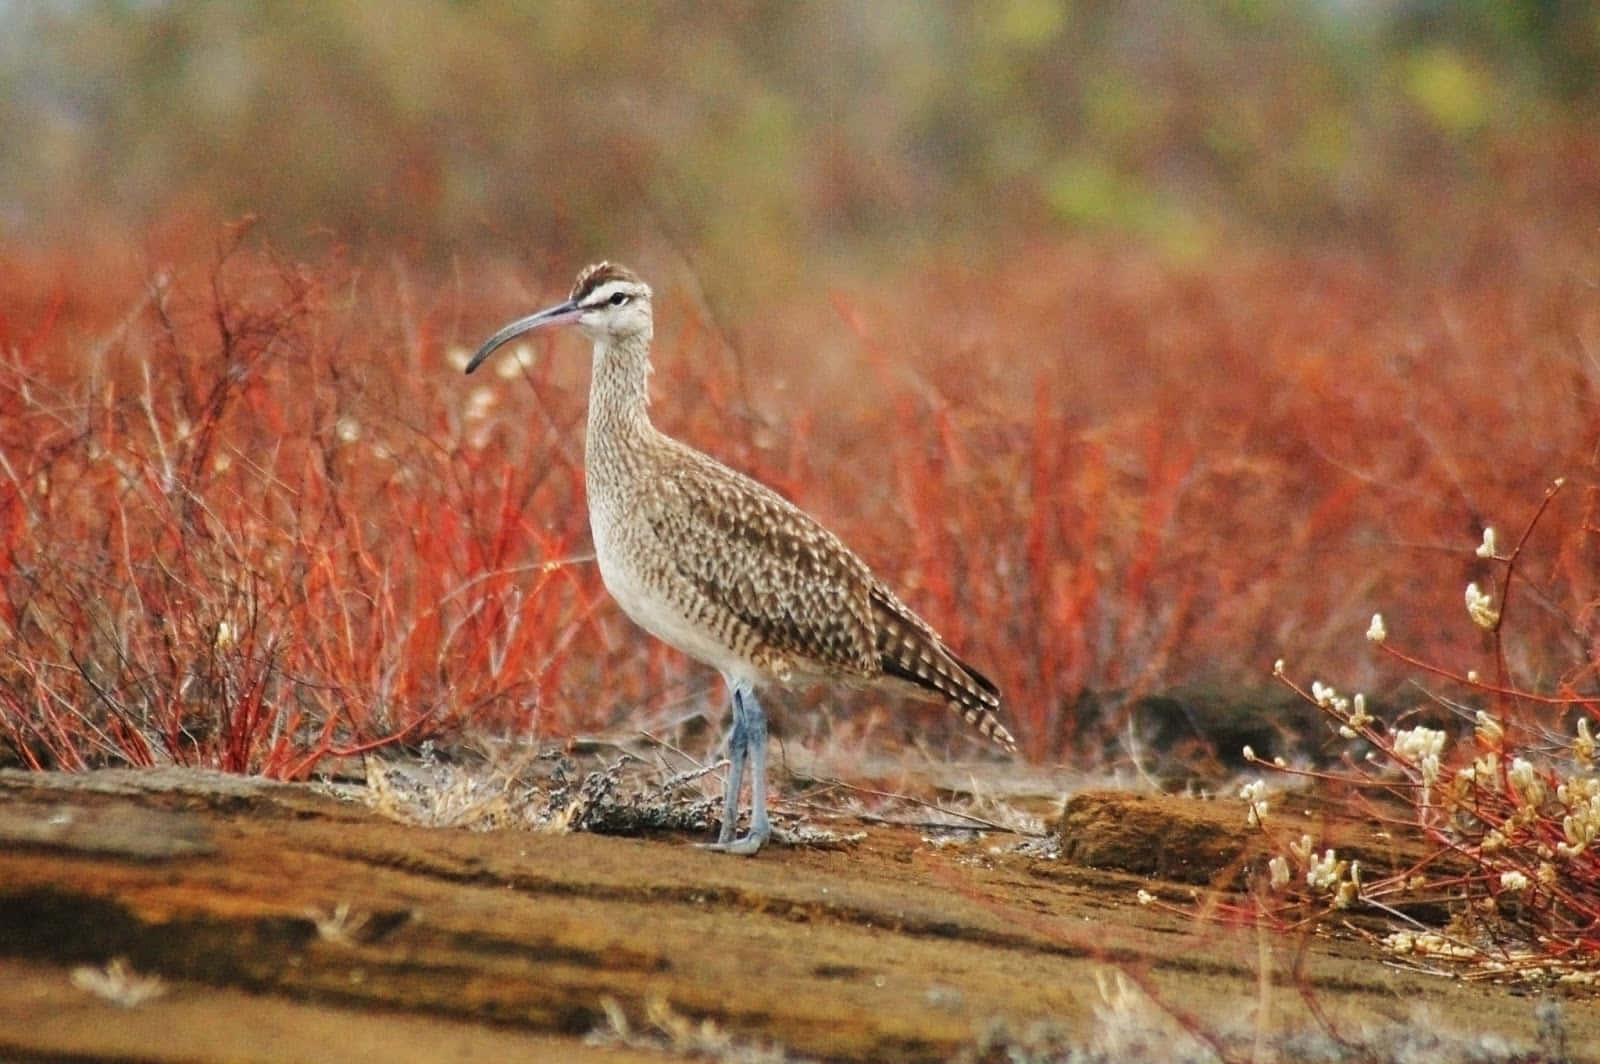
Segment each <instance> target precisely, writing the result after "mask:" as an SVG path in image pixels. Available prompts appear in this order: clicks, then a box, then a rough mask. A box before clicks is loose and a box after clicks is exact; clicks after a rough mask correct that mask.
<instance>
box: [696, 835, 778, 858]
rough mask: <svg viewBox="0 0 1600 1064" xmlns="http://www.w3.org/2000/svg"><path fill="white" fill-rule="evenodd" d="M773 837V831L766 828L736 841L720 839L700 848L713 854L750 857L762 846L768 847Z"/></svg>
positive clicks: (705, 843)
mask: <svg viewBox="0 0 1600 1064" xmlns="http://www.w3.org/2000/svg"><path fill="white" fill-rule="evenodd" d="M771 837H772V829H771V828H764V829H762V830H760V831H749V832H747V833H745V834H743V835H741V836H739V837H738V838H736V839H734V838H728V839H719V840H717V841H716V842H702V843H700V844H699V846H700V848H701V849H702V850H710V851H712V852H713V853H732V854H738V855H739V856H740V857H750V856H752V855H754V854H755V853H756V852H757V851H758V850H760V849H761V847H762V846H764V845H766V842H767V840H768V839H769V838H771Z"/></svg>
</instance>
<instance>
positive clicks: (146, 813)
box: [0, 770, 1600, 1064]
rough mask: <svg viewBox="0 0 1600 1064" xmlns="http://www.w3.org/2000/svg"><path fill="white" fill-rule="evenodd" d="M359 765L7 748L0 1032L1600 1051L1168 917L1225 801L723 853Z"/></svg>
mask: <svg viewBox="0 0 1600 1064" xmlns="http://www.w3.org/2000/svg"><path fill="white" fill-rule="evenodd" d="M360 790H361V788H358V787H349V788H346V789H345V790H344V791H343V792H342V794H343V796H340V794H336V793H330V791H329V790H328V789H327V788H316V787H311V786H296V785H283V784H272V783H267V782H263V781H259V780H249V779H241V778H238V777H227V776H219V775H211V774H202V773H191V772H176V771H170V770H162V771H152V772H145V773H138V772H122V771H118V772H101V773H88V774H81V775H70V776H69V775H55V774H35V773H23V772H0V1058H3V1059H5V1060H24V1061H46V1060H48V1061H87V1060H113V1061H129V1062H132V1061H138V1062H152V1064H154V1062H178V1061H184V1062H191V1061H221V1060H227V1061H252V1062H262V1064H270V1062H279V1061H305V1060H363V1059H373V1060H377V1059H383V1060H389V1061H399V1060H404V1061H435V1060H464V1059H473V1060H511V1059H522V1060H564V1061H662V1060H679V1059H682V1060H689V1059H693V1060H727V1061H740V1060H751V1061H755V1060H770V1061H783V1060H805V1059H823V1060H847V1061H912V1060H970V1061H1002V1060H1004V1061H1019V1060H1021V1061H1027V1060H1037V1061H1054V1060H1060V1061H1066V1060H1106V1061H1112V1060H1115V1061H1138V1060H1152V1061H1154V1060H1160V1061H1186V1060H1192V1061H1204V1060H1229V1061H1232V1060H1269V1059H1281V1060H1301V1059H1314V1060H1362V1061H1369V1060H1440V1061H1445V1060H1483V1061H1491V1060H1494V1061H1498V1060H1504V1061H1511V1060H1518V1061H1535V1060H1538V1061H1556V1060H1573V1061H1577V1060H1600V1050H1597V1048H1596V1047H1600V1003H1597V1002H1596V1001H1594V1000H1593V997H1594V993H1593V991H1592V990H1583V989H1581V988H1577V989H1567V990H1552V991H1536V990H1531V989H1529V988H1528V987H1526V986H1525V985H1496V984H1493V983H1490V982H1487V981H1478V980H1472V979H1466V978H1459V977H1451V976H1446V975H1438V974H1427V973H1425V972H1423V971H1421V970H1417V969H1415V968H1412V967H1408V966H1402V965H1400V964H1398V963H1396V959H1395V958H1393V957H1391V956H1387V955H1385V953H1384V952H1383V951H1382V950H1381V948H1380V947H1378V946H1377V945H1375V944H1373V942H1372V941H1371V939H1370V937H1369V936H1365V935H1363V934H1361V933H1360V932H1359V930H1358V929H1356V928H1351V929H1349V930H1348V931H1345V930H1335V931H1331V932H1330V931H1327V930H1323V931H1319V932H1316V933H1311V932H1306V933H1301V934H1290V935H1285V934H1278V933H1267V932H1262V931H1258V930H1253V929H1250V928H1247V927H1244V926H1241V925H1240V923H1239V922H1238V921H1227V920H1215V919H1211V920H1208V919H1201V918H1197V916H1196V915H1195V913H1196V911H1201V912H1203V911H1205V910H1206V908H1207V904H1208V903H1209V902H1212V901H1216V902H1222V901H1228V902H1237V901H1238V900H1239V899H1238V898H1237V897H1234V896H1230V895H1225V894H1224V893H1222V891H1221V890H1220V889H1218V888H1217V887H1215V886H1211V885H1208V884H1219V883H1226V882H1228V881H1229V875H1230V871H1229V870H1230V869H1237V867H1238V865H1239V863H1240V854H1241V845H1242V843H1241V839H1243V838H1245V836H1243V835H1242V833H1241V832H1239V831H1238V830H1236V828H1235V825H1240V824H1242V817H1241V816H1240V815H1239V811H1238V810H1237V809H1236V808H1233V807H1231V806H1229V807H1226V808H1219V806H1220V805H1221V803H1215V802H1210V803H1208V802H1201V801H1197V800H1184V799H1161V798H1138V797H1133V796H1130V795H1126V794H1116V793H1103V792H1102V793H1091V794H1084V795H1080V796H1078V797H1077V798H1075V799H1074V800H1073V801H1072V802H1071V804H1070V805H1069V806H1068V809H1067V813H1066V815H1065V816H1063V817H1060V818H1059V819H1056V820H1055V827H1054V828H1053V830H1055V831H1057V832H1059V836H1058V837H1057V838H1054V839H1033V840H1028V841H1025V842H1023V843H1021V844H1019V842H1018V839H1017V837H1016V836H1014V835H1005V834H993V833H990V834H975V833H960V832H939V833H932V832H929V831H927V830H925V829H922V828H917V827H911V826H905V825H891V824H882V823H866V824H862V823H860V822H850V821H843V820H841V821H840V822H837V823H832V824H829V825H827V827H829V828H831V829H833V831H834V832H835V836H836V837H835V838H834V841H832V842H823V841H821V840H822V839H823V838H824V837H823V836H818V841H817V843H815V844H809V845H789V846H781V845H776V846H773V847H770V848H769V849H767V850H765V851H763V852H762V853H761V854H760V855H759V856H757V857H755V858H753V859H738V858H730V857H727V856H725V855H720V854H715V853H709V852H706V851H704V850H700V849H697V848H696V847H694V846H692V845H690V841H691V838H690V837H689V836H687V835H685V834H682V833H655V834H652V835H648V836H637V837H616V836H603V835H597V834H592V833H587V832H561V831H552V830H545V831H532V830H527V829H526V828H500V829H496V830H468V829H466V828H464V827H454V828H440V827H423V826H416V825H413V824H406V823H400V822H397V821H396V820H395V819H394V818H393V816H392V815H391V816H385V815H383V814H382V813H381V812H379V811H374V809H373V808H371V803H366V802H362V801H359V800H356V799H358V798H359V797H360V795H359V793H358V792H359V791H360ZM378 804H379V805H380V806H381V805H382V803H378ZM391 812H392V811H391ZM478 826H479V827H482V825H481V824H480V825H478ZM858 833H864V834H861V837H859V838H852V836H855V835H857V834H858ZM1140 890H1144V891H1146V892H1148V894H1150V895H1153V896H1154V898H1155V901H1154V903H1153V904H1141V903H1140V900H1139V898H1138V892H1139V891H1140ZM1197 898H1198V899H1199V903H1198V904H1196V899H1197Z"/></svg>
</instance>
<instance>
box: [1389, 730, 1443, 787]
mask: <svg viewBox="0 0 1600 1064" xmlns="http://www.w3.org/2000/svg"><path fill="white" fill-rule="evenodd" d="M1444 739H1445V735H1444V732H1442V731H1440V730H1439V729H1437V728H1426V727H1421V726H1419V727H1416V728H1401V729H1400V730H1399V731H1397V732H1395V733H1394V756H1395V757H1397V758H1399V759H1400V760H1401V761H1404V762H1405V763H1406V764H1408V765H1414V766H1416V769H1417V771H1418V772H1420V773H1422V782H1423V783H1424V784H1426V785H1429V786H1431V785H1432V784H1433V783H1435V782H1436V781H1437V780H1438V779H1439V756H1440V755H1441V754H1443V753H1444Z"/></svg>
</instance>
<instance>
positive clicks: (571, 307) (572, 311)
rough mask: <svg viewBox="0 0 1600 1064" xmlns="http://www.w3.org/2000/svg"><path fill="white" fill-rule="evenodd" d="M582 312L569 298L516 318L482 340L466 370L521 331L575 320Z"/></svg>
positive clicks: (469, 370) (477, 364)
mask: <svg viewBox="0 0 1600 1064" xmlns="http://www.w3.org/2000/svg"><path fill="white" fill-rule="evenodd" d="M582 314H583V308H582V307H580V306H578V304H576V303H574V302H573V301H572V300H570V299H569V300H567V301H566V302H565V303H561V304H558V305H556V306H553V307H551V308H549V309H548V310H541V311H539V313H537V314H529V315H528V316H527V317H526V318H518V319H517V320H516V321H514V322H512V323H511V324H510V325H507V326H506V327H505V328H504V329H501V330H500V331H499V332H497V333H495V334H494V335H493V336H491V337H489V339H487V340H485V341H484V342H483V346H482V347H480V348H478V353H477V354H475V355H473V356H472V361H471V362H468V363H467V372H468V373H471V372H472V371H473V370H475V369H477V368H478V366H479V365H481V364H482V362H483V360H484V359H486V358H488V357H489V356H490V355H492V354H494V353H495V351H497V350H499V349H500V348H501V347H502V346H504V345H505V344H507V343H509V342H510V341H512V340H515V339H516V338H517V337H519V336H521V335H522V334H523V333H525V332H532V331H533V330H534V329H542V328H544V327H545V326H546V325H565V324H567V323H568V322H572V321H577V320H578V318H579V316H580V315H582Z"/></svg>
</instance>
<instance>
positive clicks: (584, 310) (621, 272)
mask: <svg viewBox="0 0 1600 1064" xmlns="http://www.w3.org/2000/svg"><path fill="white" fill-rule="evenodd" d="M546 325H576V326H577V327H578V328H580V329H582V330H583V332H584V334H585V335H586V336H588V337H589V339H591V340H594V341H595V342H596V343H602V342H610V343H620V342H622V341H624V340H629V339H633V338H634V337H638V336H643V337H645V338H646V339H648V338H649V336H650V330H651V324H650V286H649V285H647V284H645V283H644V282H643V281H641V280H639V278H638V277H636V276H634V274H633V271H631V270H629V269H627V268H626V267H623V266H617V265H614V264H612V263H609V262H598V263H595V264H594V265H593V266H590V267H588V268H586V269H585V270H584V271H583V272H582V273H580V274H578V280H577V282H576V283H575V284H574V285H573V286H572V294H571V295H570V296H568V297H567V301H566V302H565V303H558V304H556V305H555V306H553V307H549V308H547V309H545V310H541V311H539V312H538V313H537V314H530V315H528V316H527V317H526V318H519V319H517V320H516V321H514V322H512V323H511V324H510V325H507V326H506V327H505V328H503V329H501V330H500V331H499V332H497V333H495V334H494V335H493V336H491V337H489V339H488V340H486V341H484V344H483V346H482V347H480V348H478V353H477V354H475V355H473V356H472V361H470V362H468V363H467V372H468V373H471V372H472V371H473V370H475V369H477V368H478V366H479V365H481V364H482V363H483V361H484V359H486V358H488V357H489V356H490V355H492V354H494V352H495V351H496V350H497V349H498V348H500V347H501V346H503V345H504V344H506V343H507V342H508V341H511V340H514V339H516V338H517V337H518V336H521V335H522V334H523V333H526V332H531V331H532V330H534V329H542V328H544V327H545V326H546Z"/></svg>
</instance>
